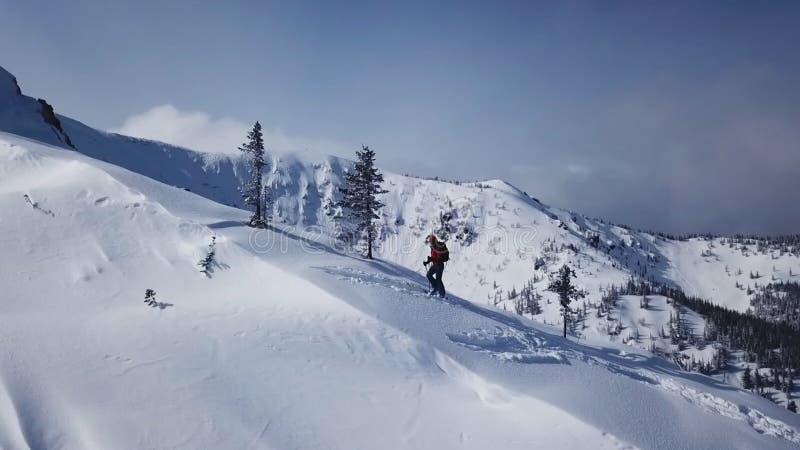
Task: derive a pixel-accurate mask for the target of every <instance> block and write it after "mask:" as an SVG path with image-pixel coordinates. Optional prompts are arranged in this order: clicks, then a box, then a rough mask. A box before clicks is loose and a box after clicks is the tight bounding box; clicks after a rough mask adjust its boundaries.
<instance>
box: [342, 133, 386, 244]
mask: <svg viewBox="0 0 800 450" xmlns="http://www.w3.org/2000/svg"><path fill="white" fill-rule="evenodd" d="M356 159H357V160H356V162H355V164H354V165H353V167H352V169H351V170H350V171H348V173H347V176H346V178H345V185H344V187H341V188H339V190H340V191H341V193H342V199H341V200H340V201H339V203H338V204H337V206H340V207H341V208H342V210H343V212H344V215H343V216H342V217H341V218H342V219H345V220H349V221H352V224H353V225H354V226H355V233H356V236H357V238H358V239H359V240H361V241H363V242H364V243H365V244H366V246H367V254H366V257H367V258H368V259H372V247H373V246H374V243H375V239H376V237H377V236H376V229H375V222H374V220H375V219H378V218H379V217H380V216H379V215H378V212H379V211H380V209H381V208H382V207H383V206H384V205H383V203H381V202H380V201H379V200H378V197H377V196H378V195H380V194H385V193H386V192H388V191H386V190H384V189H383V188H382V187H381V183H382V182H383V174H381V173H380V172H379V171H378V169H377V168H376V167H375V152H374V151H372V150H370V148H369V147H367V146H362V147H361V151H356Z"/></svg>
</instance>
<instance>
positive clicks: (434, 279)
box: [428, 263, 444, 297]
mask: <svg viewBox="0 0 800 450" xmlns="http://www.w3.org/2000/svg"><path fill="white" fill-rule="evenodd" d="M442 272H444V263H438V264H437V263H431V266H430V267H428V281H429V282H430V283H431V288H432V289H433V291H434V292H435V293H438V294H439V297H444V283H443V282H442Z"/></svg>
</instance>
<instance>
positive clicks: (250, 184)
mask: <svg viewBox="0 0 800 450" xmlns="http://www.w3.org/2000/svg"><path fill="white" fill-rule="evenodd" d="M239 150H241V151H242V153H244V157H245V159H246V161H247V165H248V171H249V174H248V175H249V177H248V179H247V181H246V182H245V183H244V185H242V187H241V191H242V198H243V199H244V203H245V205H247V206H249V207H251V208H253V216H252V217H251V218H250V224H249V225H250V226H251V227H263V226H264V218H263V217H262V215H261V206H262V205H261V174H262V171H263V168H264V136H263V134H262V132H261V124H260V123H258V122H256V123H255V125H253V129H252V130H251V131H250V132H249V133H247V142H245V143H244V144H242V146H241V147H239Z"/></svg>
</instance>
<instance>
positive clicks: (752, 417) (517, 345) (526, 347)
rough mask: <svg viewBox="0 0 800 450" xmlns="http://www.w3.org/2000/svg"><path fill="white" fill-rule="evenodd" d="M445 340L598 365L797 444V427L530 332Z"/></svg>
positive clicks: (509, 356) (502, 353) (508, 355)
mask: <svg viewBox="0 0 800 450" xmlns="http://www.w3.org/2000/svg"><path fill="white" fill-rule="evenodd" d="M448 338H449V339H450V340H451V341H453V342H455V343H457V344H460V345H463V346H465V347H467V348H469V349H472V350H475V351H480V352H486V353H488V354H490V355H491V356H492V357H494V358H497V359H498V360H502V361H509V362H517V363H528V364H530V363H545V362H560V363H568V360H569V359H581V360H583V361H586V362H589V363H592V364H599V365H602V366H605V367H606V368H607V369H608V370H609V371H611V372H614V373H618V374H624V375H625V376H627V377H629V378H632V379H634V380H638V381H640V382H642V383H645V384H647V385H649V386H652V387H654V388H657V389H663V390H665V391H667V392H670V393H673V394H677V395H680V396H681V397H682V398H684V399H685V400H686V401H688V402H689V403H691V404H692V405H694V406H698V407H700V408H702V409H703V410H705V411H708V412H710V413H714V414H719V415H722V416H725V417H729V418H731V419H735V420H741V421H743V422H745V423H747V424H748V425H749V426H751V427H753V429H754V430H756V431H757V432H759V433H764V434H767V435H771V436H776V437H780V438H782V439H786V440H787V441H790V442H793V443H795V444H800V433H798V430H797V429H796V428H794V427H792V426H790V425H788V424H786V423H785V422H782V421H780V420H776V419H773V418H771V417H768V416H766V415H765V414H764V413H762V412H761V411H759V410H757V409H752V408H750V407H747V406H743V405H739V404H736V403H734V402H732V401H729V400H725V399H723V398H720V397H717V396H714V395H712V394H709V393H707V392H702V391H699V390H697V389H695V388H691V387H688V386H685V385H683V384H681V383H680V382H678V381H676V380H675V379H674V378H667V377H663V376H659V375H657V374H656V373H654V372H653V371H650V370H648V369H646V368H644V367H642V368H638V369H633V368H631V367H629V366H628V367H626V366H622V365H620V364H616V363H614V362H612V361H607V360H602V359H599V358H597V357H586V356H585V355H583V354H581V353H579V352H575V351H570V350H565V349H563V348H559V347H548V345H547V341H546V340H545V339H542V338H541V337H538V336H537V335H536V334H534V333H531V332H522V331H519V330H515V329H512V328H509V327H502V326H497V327H495V328H494V329H492V330H487V329H475V330H470V331H466V332H462V333H460V334H448ZM625 357H627V358H631V357H632V359H634V360H640V361H644V360H645V359H644V358H639V357H636V356H635V355H631V356H623V358H625Z"/></svg>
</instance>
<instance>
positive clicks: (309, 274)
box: [0, 133, 800, 449]
mask: <svg viewBox="0 0 800 450" xmlns="http://www.w3.org/2000/svg"><path fill="white" fill-rule="evenodd" d="M0 180H1V181H0V211H2V214H1V215H0V240H2V241H1V242H0V248H2V252H0V261H2V267H3V268H4V270H3V271H2V272H0V286H2V291H3V294H2V301H0V448H4V449H5V448H8V449H34V448H35V449H51V448H65V449H71V448H81V449H91V448H100V449H108V448H114V449H126V448H348V449H351V448H375V447H378V446H379V447H381V448H450V447H456V446H461V447H466V448H487V447H497V448H532V447H536V448H593V449H594V448H635V447H639V448H697V449H704V448H708V449H717V448H726V449H752V448H763V449H770V448H796V446H797V445H800V431H798V430H799V429H800V417H799V416H797V415H795V414H791V413H789V412H787V411H786V410H785V409H783V408H780V407H778V406H776V405H774V404H772V403H771V402H769V401H767V400H765V399H762V398H759V397H756V396H753V395H750V394H747V393H744V392H742V391H739V390H737V389H734V388H731V387H730V386H726V385H722V384H719V383H717V382H715V381H714V380H712V379H710V378H707V377H704V376H700V375H696V374H688V373H684V372H681V371H679V370H677V369H676V368H675V367H674V366H673V365H672V364H670V363H668V362H666V361H664V360H661V359H658V358H653V357H651V356H649V355H648V354H647V353H646V352H644V351H639V350H637V349H635V348H630V347H627V346H620V345H617V344H605V345H597V344H577V343H574V342H571V341H568V340H565V339H562V338H560V337H559V336H558V329H556V328H550V327H548V326H544V325H540V324H536V323H534V322H531V321H529V320H527V319H524V318H520V317H518V316H515V315H513V314H508V313H504V312H502V311H497V310H496V309H493V308H486V307H482V306H479V305H477V304H476V303H475V302H471V301H467V300H466V299H462V298H459V297H451V298H449V299H448V300H446V301H442V300H436V299H432V298H430V297H427V296H426V295H424V293H423V292H424V290H425V285H424V278H423V277H422V276H421V275H419V274H416V273H414V272H413V271H411V270H408V269H406V268H404V267H402V266H400V265H395V264H392V263H389V262H366V261H363V260H361V259H359V258H353V257H352V256H350V255H348V254H343V253H340V252H338V251H336V250H335V249H332V248H331V247H330V246H328V245H327V242H326V240H325V239H324V238H322V237H320V236H317V237H315V238H310V237H309V236H308V235H306V236H299V235H298V233H297V230H296V228H295V227H293V226H290V225H280V226H278V227H276V229H275V230H274V231H259V232H253V231H252V230H250V229H248V228H246V227H243V226H241V225H240V224H241V222H242V221H243V220H244V219H245V218H246V216H247V214H246V213H245V212H243V211H241V210H237V209H234V208H229V207H225V206H222V205H220V204H217V203H213V202H210V201H208V200H206V199H204V198H202V197H200V196H197V195H194V194H192V193H189V192H186V191H184V190H182V189H180V188H175V187H172V186H168V185H164V184H161V183H158V182H156V181H154V180H152V179H150V178H147V177H144V176H141V175H139V174H136V173H133V172H130V171H127V170H125V169H123V168H120V167H118V166H114V165H111V164H107V163H103V162H101V161H98V160H95V159H91V158H88V157H85V156H82V155H80V154H78V153H76V152H73V151H64V150H63V149H60V148H55V147H50V146H46V145H43V144H39V143H36V142H33V141H30V140H27V139H24V138H19V137H16V136H12V135H8V134H5V133H0ZM212 236H216V248H215V250H216V254H215V261H216V262H215V264H213V265H212V270H211V271H210V273H209V274H208V276H206V275H204V274H202V273H201V272H200V271H199V270H198V267H197V264H196V263H197V261H198V260H200V259H201V258H202V257H203V256H204V255H205V254H206V251H207V246H208V244H209V243H210V242H211V237H212ZM148 288H151V289H154V290H155V291H156V292H157V295H158V301H159V302H160V304H159V306H158V307H150V306H147V305H145V304H144V303H142V300H143V294H144V291H145V289H148Z"/></svg>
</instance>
